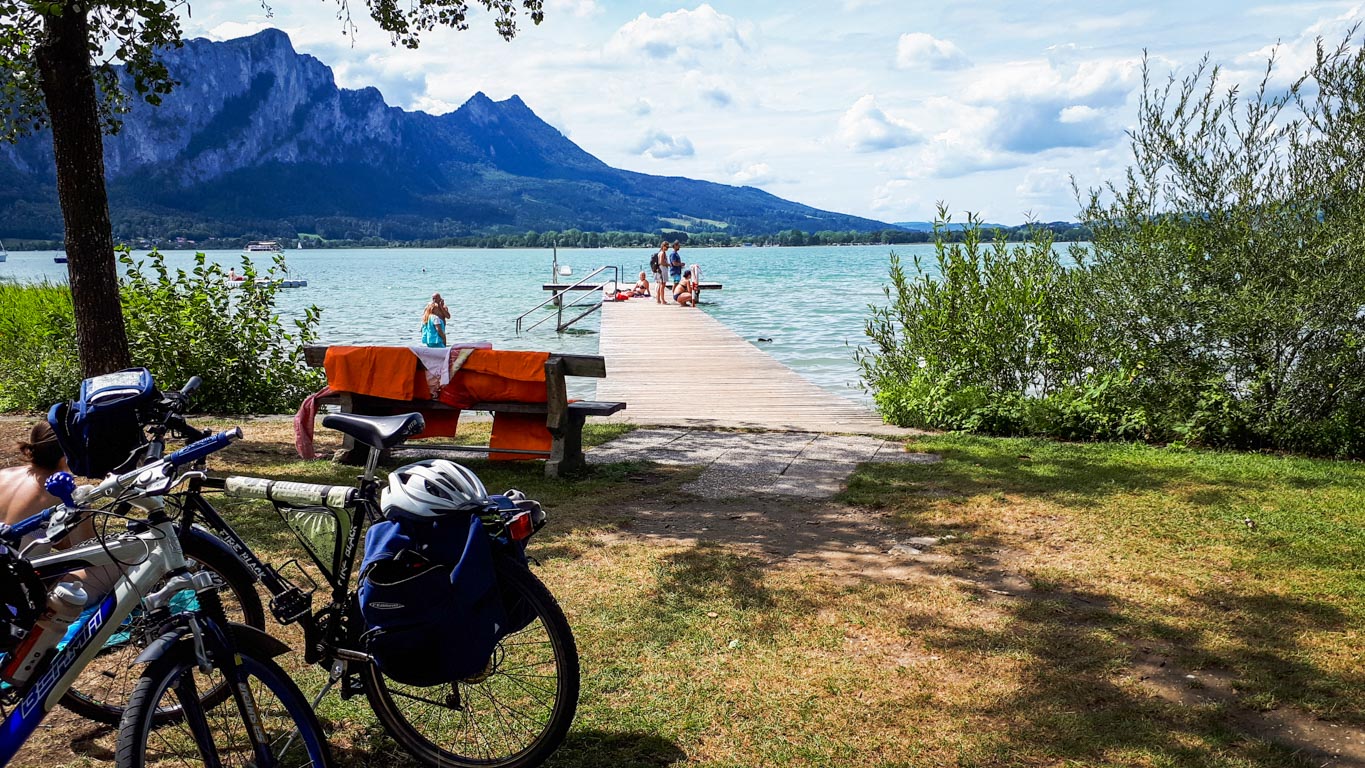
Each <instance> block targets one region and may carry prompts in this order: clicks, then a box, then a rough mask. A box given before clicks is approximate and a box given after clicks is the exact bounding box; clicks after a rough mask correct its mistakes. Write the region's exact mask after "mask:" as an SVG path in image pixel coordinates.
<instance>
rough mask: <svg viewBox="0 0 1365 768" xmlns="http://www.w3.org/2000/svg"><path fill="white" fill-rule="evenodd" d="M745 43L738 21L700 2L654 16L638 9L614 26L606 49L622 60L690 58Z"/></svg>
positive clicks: (740, 48) (741, 45)
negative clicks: (638, 12) (623, 22)
mask: <svg viewBox="0 0 1365 768" xmlns="http://www.w3.org/2000/svg"><path fill="white" fill-rule="evenodd" d="M746 47H747V43H746V42H745V40H744V34H743V33H742V32H741V30H740V25H739V23H738V22H737V21H736V20H735V19H734V18H733V17H731V16H726V15H725V14H723V13H720V12H718V11H717V10H716V9H715V8H712V7H711V6H710V5H707V4H705V3H703V4H701V5H699V6H697V9H696V10H694V11H689V10H686V9H682V10H677V11H672V12H669V13H665V14H664V15H662V16H659V17H658V18H655V17H653V16H650V15H649V14H647V13H642V14H640V15H639V16H637V17H636V18H635V19H634V20H632V21H628V22H626V23H625V24H624V25H622V26H621V28H620V29H618V30H616V33H615V34H613V35H612V37H611V39H610V40H608V41H607V45H606V51H607V53H608V54H610V55H613V56H618V57H621V58H623V59H626V60H633V59H637V58H639V57H640V56H642V55H643V56H646V57H649V58H652V59H674V58H676V59H680V60H683V61H694V60H696V59H697V58H698V55H699V54H700V53H703V52H714V51H720V50H725V49H738V50H743V49H745V48H746Z"/></svg>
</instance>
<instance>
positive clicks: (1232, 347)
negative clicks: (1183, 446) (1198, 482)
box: [859, 39, 1365, 458]
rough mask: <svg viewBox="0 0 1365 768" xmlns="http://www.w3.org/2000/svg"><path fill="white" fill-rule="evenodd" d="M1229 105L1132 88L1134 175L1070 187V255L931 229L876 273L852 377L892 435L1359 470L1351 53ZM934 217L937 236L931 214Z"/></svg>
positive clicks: (1361, 71) (1046, 243) (1362, 91)
mask: <svg viewBox="0 0 1365 768" xmlns="http://www.w3.org/2000/svg"><path fill="white" fill-rule="evenodd" d="M1272 69H1273V67H1272V66H1271V65H1268V66H1267V69H1266V75H1265V79H1264V80H1263V81H1262V84H1261V87H1260V88H1259V89H1258V90H1254V91H1253V92H1251V94H1250V95H1243V94H1242V93H1241V92H1239V90H1238V89H1236V88H1228V89H1224V88H1222V86H1221V85H1220V81H1219V71H1218V69H1217V68H1208V67H1206V66H1201V67H1200V68H1199V69H1198V71H1196V72H1195V73H1194V74H1192V75H1191V76H1190V77H1189V78H1187V79H1185V80H1182V81H1176V80H1174V79H1172V80H1171V81H1169V82H1167V83H1166V84H1165V85H1163V86H1155V87H1154V86H1153V85H1152V84H1151V81H1150V79H1149V78H1148V77H1147V72H1146V71H1145V70H1144V87H1143V94H1142V98H1141V99H1140V103H1139V115H1138V125H1137V127H1136V128H1135V129H1134V131H1133V133H1132V139H1133V140H1132V147H1133V158H1134V164H1133V167H1132V168H1130V169H1129V172H1128V174H1127V175H1126V176H1125V178H1124V179H1123V180H1122V181H1121V182H1118V183H1113V184H1110V185H1108V186H1106V187H1105V188H1103V189H1100V190H1093V191H1091V192H1090V193H1089V195H1088V199H1087V200H1086V201H1084V202H1083V208H1084V210H1083V212H1082V218H1083V223H1084V224H1085V225H1086V226H1087V227H1089V229H1090V230H1091V231H1092V232H1093V233H1094V238H1093V242H1092V245H1091V246H1090V247H1089V248H1085V247H1078V246H1073V247H1072V250H1071V256H1072V258H1071V259H1070V261H1069V263H1063V260H1062V259H1060V258H1058V257H1056V256H1055V255H1054V254H1053V252H1052V244H1051V240H1050V237H1049V233H1047V232H1043V231H1037V232H1035V237H1034V239H1033V240H1032V241H1031V242H1029V243H1026V244H1025V245H1023V246H1018V247H1015V248H1012V249H1011V248H1007V247H1006V245H1005V244H1004V243H1003V242H996V243H995V244H994V246H993V247H987V246H983V245H982V244H981V242H980V238H979V235H978V234H977V233H976V232H975V230H977V229H978V228H979V221H978V220H977V219H975V218H974V217H969V221H968V228H967V231H966V232H964V233H963V242H962V243H961V244H949V243H947V242H945V238H943V237H942V236H941V232H942V227H941V226H940V227H937V228H936V230H937V231H936V237H935V242H936V246H937V247H936V251H935V259H934V262H933V263H932V264H927V265H926V264H922V263H920V262H919V261H917V262H916V264H915V267H916V274H915V275H914V276H913V277H911V276H909V275H907V274H906V271H905V270H904V269H903V268H902V266H901V263H900V261H899V259H897V258H896V257H895V256H894V255H893V256H892V258H891V286H890V287H889V288H888V289H887V290H888V298H889V299H890V302H889V304H888V306H886V307H884V308H873V310H872V316H871V318H870V319H869V321H868V323H867V335H868V337H869V338H870V339H871V341H872V345H871V347H870V348H869V349H867V350H864V351H863V352H861V353H860V355H859V362H860V364H861V367H862V372H863V379H864V382H865V383H866V384H867V385H868V386H869V387H871V388H872V389H873V390H874V391H875V393H876V394H875V399H876V403H877V405H878V407H879V408H880V410H881V412H882V413H883V415H884V416H885V417H886V418H887V419H888V420H889V421H892V422H894V423H897V424H903V425H907V426H919V427H931V428H938V429H950V430H971V431H978V432H986V433H991V434H1001V435H1013V434H1033V435H1050V436H1056V437H1064V438H1078V439H1116V440H1148V441H1158V442H1160V441H1177V440H1178V441H1182V442H1186V443H1191V444H1200V445H1209V446H1221V447H1238V448H1249V449H1275V450H1292V451H1301V452H1306V453H1314V454H1323V455H1334V456H1343V457H1358V458H1359V457H1365V183H1363V182H1362V180H1363V179H1365V153H1361V152H1360V151H1359V147H1360V146H1362V145H1365V49H1361V48H1358V47H1352V42H1351V40H1349V39H1348V40H1347V41H1346V42H1344V43H1342V45H1341V46H1339V47H1338V48H1336V49H1327V48H1324V47H1323V46H1322V45H1321V44H1320V45H1319V48H1318V52H1317V59H1316V62H1315V63H1314V65H1313V66H1312V68H1311V70H1310V71H1309V72H1307V73H1306V74H1304V75H1303V77H1302V78H1300V79H1299V80H1298V81H1297V82H1296V83H1295V85H1294V86H1293V87H1291V88H1290V89H1289V90H1288V91H1286V92H1283V93H1275V94H1272V93H1271V92H1270V91H1269V89H1268V88H1267V85H1266V84H1267V83H1268V82H1269V80H1270V77H1271V73H1272ZM939 219H940V223H943V222H946V221H947V215H946V212H945V211H944V209H942V208H940V212H939Z"/></svg>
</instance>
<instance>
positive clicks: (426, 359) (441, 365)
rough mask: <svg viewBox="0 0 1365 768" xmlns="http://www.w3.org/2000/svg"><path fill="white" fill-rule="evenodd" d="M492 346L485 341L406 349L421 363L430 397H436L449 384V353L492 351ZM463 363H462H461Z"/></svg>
mask: <svg viewBox="0 0 1365 768" xmlns="http://www.w3.org/2000/svg"><path fill="white" fill-rule="evenodd" d="M492 348H493V344H492V343H491V342H487V341H465V342H460V343H459V344H452V345H450V346H448V347H408V349H411V350H412V353H413V354H414V355H417V360H418V361H419V362H421V363H422V368H424V369H426V372H427V389H429V390H431V396H432V397H433V398H434V397H436V393H437V392H440V391H441V390H442V389H445V386H446V385H447V384H449V383H450V374H451V370H450V353H451V352H453V351H455V350H460V349H492ZM462 362H463V361H462Z"/></svg>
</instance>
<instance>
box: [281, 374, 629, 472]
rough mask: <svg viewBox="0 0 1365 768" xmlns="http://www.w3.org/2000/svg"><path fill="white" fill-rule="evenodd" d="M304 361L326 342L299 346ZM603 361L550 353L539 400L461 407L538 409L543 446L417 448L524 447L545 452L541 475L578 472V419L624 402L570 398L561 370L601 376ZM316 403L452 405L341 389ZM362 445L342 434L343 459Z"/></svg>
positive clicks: (360, 453) (358, 408) (412, 407)
mask: <svg viewBox="0 0 1365 768" xmlns="http://www.w3.org/2000/svg"><path fill="white" fill-rule="evenodd" d="M303 357H304V361H305V362H306V363H307V364H308V365H309V366H310V367H312V368H321V367H322V365H323V361H324V360H326V358H327V347H304V349H303ZM606 375H607V362H606V360H605V359H604V358H603V357H602V356H600V355H556V354H552V355H550V357H549V359H548V360H546V361H545V402H543V403H512V402H499V403H475V404H473V405H471V406H470V407H469V408H466V409H464V410H470V411H489V412H491V413H537V414H538V413H543V414H545V426H546V428H548V429H549V430H550V436H551V443H550V450H548V451H528V450H521V449H511V448H487V447H484V446H478V445H447V444H441V445H436V444H423V445H422V446H421V448H422V449H431V450H433V451H473V452H478V453H524V454H528V455H532V456H544V457H545V475H546V476H547V477H558V476H559V475H561V474H569V473H573V472H577V471H579V470H580V469H582V468H583V466H584V459H583V423H584V421H585V420H586V419H587V418H588V417H589V416H610V415H611V414H613V413H616V412H618V411H621V410H624V409H625V407H626V404H625V403H607V402H598V401H595V400H579V401H577V402H573V403H571V402H569V394H568V389H567V388H566V386H565V383H564V378H565V377H566V376H585V377H591V378H597V379H601V378H605V377H606ZM318 402H319V403H325V404H335V405H340V406H341V410H342V412H344V413H358V414H368V415H388V414H392V413H405V412H408V411H417V410H420V411H443V410H444V411H450V410H456V409H454V408H451V407H450V406H449V405H446V404H445V403H442V402H440V401H438V400H422V401H415V400H389V399H387V398H382V397H371V396H368V395H357V394H352V393H349V392H340V393H337V394H335V395H331V396H329V397H324V398H319V399H318ZM366 450H368V449H365V448H364V447H359V448H358V447H357V446H356V444H355V440H353V439H352V438H351V437H350V436H347V437H346V442H345V446H344V453H343V455H342V461H344V462H345V463H347V464H363V463H364V458H365V456H364V454H365V451H366Z"/></svg>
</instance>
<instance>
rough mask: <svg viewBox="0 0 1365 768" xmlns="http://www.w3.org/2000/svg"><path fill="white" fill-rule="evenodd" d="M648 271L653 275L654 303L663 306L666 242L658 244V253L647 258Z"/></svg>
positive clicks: (666, 264)
mask: <svg viewBox="0 0 1365 768" xmlns="http://www.w3.org/2000/svg"><path fill="white" fill-rule="evenodd" d="M649 270H650V271H651V272H653V273H654V285H655V287H656V290H655V291H654V301H655V303H657V304H665V303H667V302H665V301H664V283H665V282H666V281H665V280H664V275H665V274H666V273H667V271H668V241H667V240H665V241H664V242H662V243H659V252H658V253H656V254H654V255H653V256H651V257H649Z"/></svg>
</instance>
